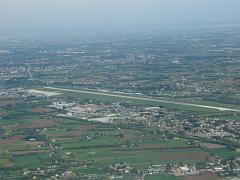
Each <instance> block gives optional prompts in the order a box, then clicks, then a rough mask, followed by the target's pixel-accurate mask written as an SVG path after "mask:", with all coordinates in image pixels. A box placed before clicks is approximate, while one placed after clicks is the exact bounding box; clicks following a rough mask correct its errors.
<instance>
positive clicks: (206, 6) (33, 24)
mask: <svg viewBox="0 0 240 180" xmlns="http://www.w3.org/2000/svg"><path fill="white" fill-rule="evenodd" d="M239 9H240V0H0V36H4V35H13V34H14V35H31V34H32V35H44V34H45V35H50V34H61V33H63V34H64V33H66V34H78V33H79V34H80V33H84V32H101V31H110V30H117V29H118V30H127V29H131V30H136V31H138V30H139V29H140V28H141V27H143V28H144V27H148V28H151V27H153V28H154V27H157V26H158V27H164V26H173V27H178V26H183V25H187V24H218V23H224V24H225V23H226V24H228V23H236V22H237V23H238V22H240V10H239Z"/></svg>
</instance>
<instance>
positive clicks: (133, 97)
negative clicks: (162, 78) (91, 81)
mask: <svg viewBox="0 0 240 180" xmlns="http://www.w3.org/2000/svg"><path fill="white" fill-rule="evenodd" d="M44 88H45V89H51V90H57V91H65V92H77V93H78V92H79V93H85V94H93V95H101V96H108V97H120V98H125V99H135V100H144V101H150V102H159V103H167V104H174V105H182V106H191V107H200V108H205V109H214V110H219V111H232V112H240V109H234V108H227V107H218V106H210V105H201V104H192V103H185V102H178V101H172V100H162V99H153V98H154V97H152V98H150V97H136V96H131V95H130V94H126V95H121V94H113V93H111V92H92V91H87V90H73V89H64V88H56V87H44Z"/></svg>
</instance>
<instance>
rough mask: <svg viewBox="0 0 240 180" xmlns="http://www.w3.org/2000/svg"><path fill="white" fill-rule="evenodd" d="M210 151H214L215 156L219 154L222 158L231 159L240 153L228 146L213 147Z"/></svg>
mask: <svg viewBox="0 0 240 180" xmlns="http://www.w3.org/2000/svg"><path fill="white" fill-rule="evenodd" d="M210 152H211V153H213V154H214V155H215V156H218V157H220V158H222V159H231V158H235V157H236V156H238V155H240V154H239V153H237V152H236V151H231V150H229V149H226V148H217V149H211V150H210Z"/></svg>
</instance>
